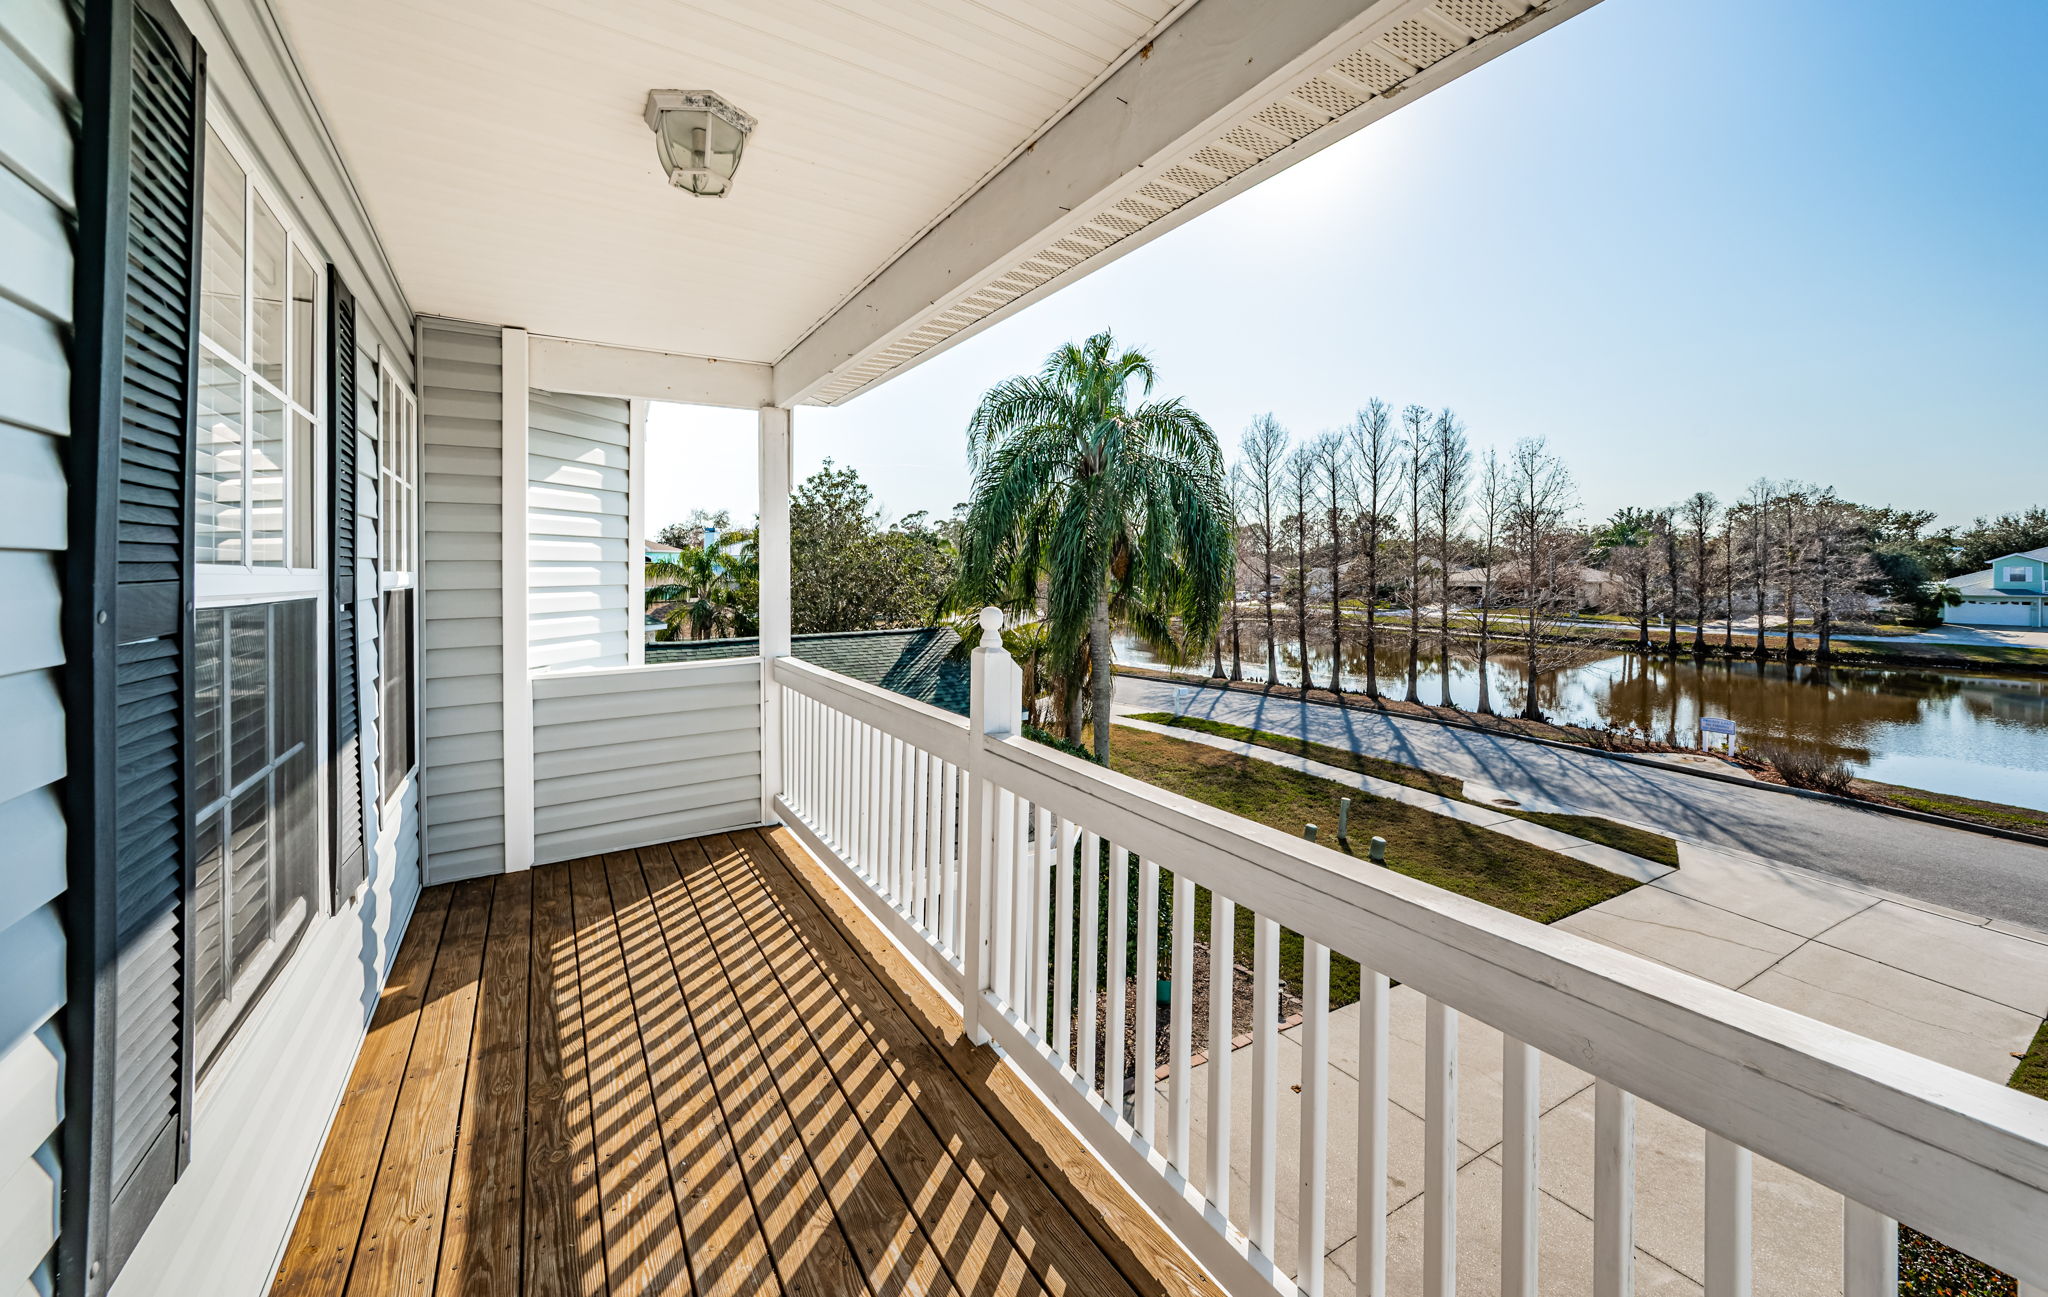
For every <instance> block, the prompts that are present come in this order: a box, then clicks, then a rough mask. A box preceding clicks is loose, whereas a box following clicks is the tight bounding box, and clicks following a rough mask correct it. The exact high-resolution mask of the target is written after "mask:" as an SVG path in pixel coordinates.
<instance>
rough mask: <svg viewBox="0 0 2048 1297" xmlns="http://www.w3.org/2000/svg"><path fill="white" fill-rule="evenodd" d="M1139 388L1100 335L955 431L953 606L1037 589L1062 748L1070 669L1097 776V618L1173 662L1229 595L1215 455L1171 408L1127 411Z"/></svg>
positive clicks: (1102, 737) (1100, 686) (1101, 630)
mask: <svg viewBox="0 0 2048 1297" xmlns="http://www.w3.org/2000/svg"><path fill="white" fill-rule="evenodd" d="M1153 379H1154V372H1153V366H1152V361H1151V359H1150V357H1148V356H1146V355H1145V354H1144V353H1143V352H1140V351H1136V350H1124V349H1120V348H1119V347H1118V345H1117V341H1116V339H1115V338H1114V337H1113V336H1111V335H1110V334H1109V333H1108V332H1107V331H1105V332H1102V333H1098V334H1096V335H1095V336H1094V337H1092V338H1089V339H1087V340H1086V341H1085V342H1081V343H1078V344H1076V343H1068V344H1066V345H1064V346H1062V347H1060V348H1059V349H1058V350H1056V351H1054V352H1053V353H1052V355H1050V356H1048V357H1047V358H1046V362H1045V366H1044V368H1043V369H1041V370H1040V371H1039V372H1038V373H1036V374H1023V375H1019V376H1017V377H1015V378H1010V379H1005V380H1004V381H1003V382H1001V383H998V384H996V386H994V387H993V388H990V389H989V391H988V393H987V394H986V395H984V396H983V397H982V399H981V404H980V406H979V407H977V408H976V410H975V412H974V417H973V418H972V419H970V420H969V421H968V424H967V444H968V455H969V461H970V463H971V464H972V466H973V468H974V473H975V480H974V498H973V501H972V503H971V504H970V505H969V507H968V513H967V524H966V529H965V535H964V537H963V542H962V555H961V558H962V563H961V580H960V586H959V591H960V595H961V597H962V599H963V601H973V600H984V601H992V600H993V598H1000V597H1001V596H1002V595H1003V594H1004V592H1008V593H1009V597H1010V600H1011V601H1012V602H1013V603H1014V602H1016V601H1019V600H1021V599H1024V598H1028V599H1030V600H1031V601H1032V602H1033V603H1034V604H1035V603H1036V602H1037V600H1038V598H1039V592H1040V590H1041V587H1042V589H1043V599H1044V605H1045V612H1044V620H1045V622H1046V638H1047V641H1048V643H1049V646H1050V649H1051V654H1050V656H1051V659H1052V666H1053V672H1054V674H1056V675H1058V676H1060V677H1061V678H1063V679H1064V680H1066V681H1068V682H1069V684H1068V690H1069V696H1068V702H1069V705H1068V706H1067V707H1066V708H1065V719H1066V723H1067V737H1068V738H1070V739H1072V740H1074V741H1075V742H1079V741H1080V740H1081V708H1080V706H1079V705H1078V704H1079V702H1080V698H1079V696H1078V695H1079V684H1080V680H1081V679H1082V672H1083V671H1085V672H1086V675H1087V679H1088V682H1089V686H1090V698H1091V702H1092V707H1093V713H1094V748H1095V756H1096V760H1098V761H1103V762H1107V761H1108V760H1109V716H1110V694H1111V690H1112V688H1113V685H1114V678H1113V676H1112V675H1111V670H1110V624H1111V619H1112V618H1115V619H1117V620H1120V621H1122V622H1123V623H1124V624H1125V625H1127V626H1129V627H1130V628H1131V629H1132V630H1133V631H1135V632H1137V633H1138V634H1139V635H1140V636H1141V637H1143V638H1145V639H1146V640H1148V641H1150V642H1151V643H1153V644H1155V645H1157V646H1159V647H1160V648H1161V649H1162V651H1163V653H1164V655H1165V656H1167V657H1168V658H1169V660H1177V659H1179V658H1181V657H1183V656H1185V650H1184V648H1183V646H1184V645H1193V646H1196V648H1195V651H1196V652H1199V651H1200V649H1199V646H1200V645H1202V644H1204V643H1205V642H1206V641H1207V640H1208V638H1209V636H1210V635H1211V634H1212V633H1214V631H1215V628H1216V624H1217V622H1218V620H1219V619H1220V616H1221V608H1222V603H1223V600H1224V599H1225V598H1226V597H1227V596H1228V595H1229V593H1230V578H1231V573H1232V570H1233V556H1232V534H1231V533H1232V527H1233V516H1232V511H1231V507H1230V499H1229V494H1228V492H1227V491H1226V489H1225V486H1224V474H1223V452H1222V449H1221V448H1220V447H1219V446H1218V445H1217V443H1216V434H1215V432H1214V431H1213V430H1212V429H1211V428H1210V427H1209V425H1208V423H1207V422H1205V421H1204V420H1203V418H1202V416H1201V415H1199V414H1197V413H1195V412H1194V411H1193V410H1191V409H1189V408H1188V407H1187V406H1186V405H1184V404H1183V403H1182V402H1181V401H1180V400H1179V399H1178V398H1174V399H1170V400H1159V401H1153V400H1145V399H1143V398H1145V397H1148V396H1150V394H1151V391H1152V384H1153ZM1134 389H1135V395H1136V396H1137V397H1138V398H1140V399H1138V400H1137V401H1135V402H1134V401H1133V400H1132V396H1133V395H1134Z"/></svg>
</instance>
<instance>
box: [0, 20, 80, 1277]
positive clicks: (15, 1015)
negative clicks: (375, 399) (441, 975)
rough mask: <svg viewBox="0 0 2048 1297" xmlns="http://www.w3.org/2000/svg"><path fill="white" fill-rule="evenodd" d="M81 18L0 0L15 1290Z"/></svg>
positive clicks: (53, 906)
mask: <svg viewBox="0 0 2048 1297" xmlns="http://www.w3.org/2000/svg"><path fill="white" fill-rule="evenodd" d="M73 48H74V46H73V32H72V26H71V16H70V9H69V7H68V6H67V5H66V4H65V3H64V0H20V2H19V3H10V4H7V5H5V6H0V500H4V501H6V505H7V507H6V508H5V509H0V624H4V625H6V626H7V628H8V631H7V634H6V635H5V636H4V637H0V843H5V844H6V850H5V855H6V864H5V867H4V868H0V1292H9V1293H12V1292H28V1291H34V1290H35V1289H36V1288H37V1287H39V1286H47V1284H48V1282H49V1279H50V1267H49V1255H50V1250H51V1247H52V1245H53V1244H54V1243H55V1242H56V1239H57V1211H58V1194H59V1191H60V1188H61V1176H60V1174H59V1169H58V1163H57V1154H58V1140H57V1133H58V1124H59V1121H60V1119H61V1117H62V1114H63V1094H62V1091H61V1088H60V1084H61V1080H60V1079H61V1076H62V1072H63V1059H64V1047H63V1043H62V1041H61V1038H60V1037H59V1035H58V1032H57V1028H56V1024H55V1023H54V1022H53V1021H52V1019H53V1018H54V1017H55V1016H56V1014H57V1011H58V1010H59V1009H61V1008H62V1007H63V1004H64V987H65V969H64V928H63V924H62V922H61V921H60V919H59V917H58V915H59V911H58V904H59V902H60V900H61V897H62V894H63V891H64V880H65V856H64V852H65V834H64V814H63V811H62V810H61V809H60V808H59V805H58V801H57V796H56V791H55V789H54V787H53V785H54V784H55V783H56V782H57V781H58V780H59V779H61V778H62V777H63V775H64V761H65V758H64V708H63V705H62V703H61V702H60V701H59V696H58V688H57V678H56V674H55V668H56V667H58V666H59V665H60V664H61V663H62V661H63V658H64V650H63V641H62V633H61V629H60V627H59V624H58V610H59V605H60V598H59V586H58V576H57V562H58V557H57V556H58V555H59V554H61V553H62V552H63V550H64V547H65V543H66V536H65V517H66V498H65V485H64V470H63V466H62V450H63V438H64V437H65V436H67V435H68V434H69V432H70V397H71V392H70V383H71V369H70V364H69V361H68V359H67V357H66V352H65V330H66V328H67V327H68V326H69V324H70V323H71V274H72V257H71V235H70V228H71V221H72V219H73V215H74V209H73V199H72V147H73V139H72V128H71V110H70V107H69V104H70V101H71V99H72V97H73V95H74V93H75V89H76V87H75V84H74V77H73Z"/></svg>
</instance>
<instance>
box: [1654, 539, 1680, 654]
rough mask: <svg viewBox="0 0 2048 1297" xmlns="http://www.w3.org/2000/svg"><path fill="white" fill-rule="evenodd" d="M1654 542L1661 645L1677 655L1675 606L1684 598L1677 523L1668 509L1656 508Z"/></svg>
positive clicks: (1676, 609) (1676, 614) (1676, 611)
mask: <svg viewBox="0 0 2048 1297" xmlns="http://www.w3.org/2000/svg"><path fill="white" fill-rule="evenodd" d="M1657 545H1658V549H1659V550H1660V551H1661V554H1662V557H1663V559H1664V648H1665V650H1666V651H1667V652H1669V653H1670V654H1671V655H1672V656H1674V657H1676V656H1677V655H1678V609H1679V605H1680V604H1681V603H1683V602H1684V600H1685V572H1684V562H1683V560H1681V559H1680V558H1679V556H1678V523H1677V520H1676V519H1675V518H1674V517H1673V514H1672V511H1671V510H1670V509H1660V510H1658V511H1657Z"/></svg>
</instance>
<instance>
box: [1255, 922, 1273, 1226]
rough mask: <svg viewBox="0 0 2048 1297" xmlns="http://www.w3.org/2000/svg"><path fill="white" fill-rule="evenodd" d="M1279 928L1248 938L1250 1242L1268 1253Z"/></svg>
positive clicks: (1266, 926)
mask: <svg viewBox="0 0 2048 1297" xmlns="http://www.w3.org/2000/svg"><path fill="white" fill-rule="evenodd" d="M1279 1017H1280V924H1279V923H1278V922H1277V921H1276V920H1273V919H1268V918H1266V917H1264V916H1263V915H1262V916H1260V917H1259V918H1258V919H1256V920H1255V921H1254V923H1253V935H1252V1167H1251V1181H1252V1186H1251V1187H1252V1215H1251V1220H1252V1227H1251V1236H1252V1242H1253V1243H1255V1244H1257V1245H1258V1248H1259V1250H1260V1251H1261V1252H1264V1253H1266V1254H1267V1255H1268V1256H1271V1255H1272V1253H1273V1238H1274V1230H1275V1228H1276V1226H1277V1221H1276V1215H1277V1212H1276V1203H1277V1201H1278V1196H1279V1185H1278V1183H1277V1181H1278V1180H1279V1178H1280V1023H1279V1021H1278V1019H1279Z"/></svg>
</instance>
